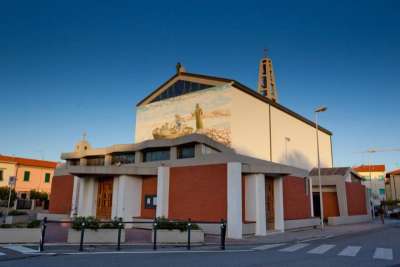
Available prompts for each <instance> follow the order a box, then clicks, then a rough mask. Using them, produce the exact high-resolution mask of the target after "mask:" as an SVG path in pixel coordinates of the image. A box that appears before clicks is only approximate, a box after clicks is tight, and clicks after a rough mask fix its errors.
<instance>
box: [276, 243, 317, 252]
mask: <svg viewBox="0 0 400 267" xmlns="http://www.w3.org/2000/svg"><path fill="white" fill-rule="evenodd" d="M309 245H310V244H306V243H300V244H296V245H293V246H290V247H287V248H283V249H280V250H279V251H282V252H294V251H296V250H299V249H302V248H305V247H307V246H309Z"/></svg>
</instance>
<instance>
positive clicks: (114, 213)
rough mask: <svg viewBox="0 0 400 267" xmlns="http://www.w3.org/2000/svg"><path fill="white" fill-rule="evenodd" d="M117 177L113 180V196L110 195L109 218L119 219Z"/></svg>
mask: <svg viewBox="0 0 400 267" xmlns="http://www.w3.org/2000/svg"><path fill="white" fill-rule="evenodd" d="M119 189H120V188H119V177H118V176H116V177H114V179H113V194H112V204H111V218H115V217H121V216H120V215H119V213H118V205H119V198H118V196H119V194H120V191H119Z"/></svg>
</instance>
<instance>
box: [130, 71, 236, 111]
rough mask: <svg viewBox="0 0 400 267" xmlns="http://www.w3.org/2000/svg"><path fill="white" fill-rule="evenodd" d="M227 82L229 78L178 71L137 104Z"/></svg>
mask: <svg viewBox="0 0 400 267" xmlns="http://www.w3.org/2000/svg"><path fill="white" fill-rule="evenodd" d="M228 82H231V80H228V79H221V78H217V77H212V76H204V75H197V74H192V73H179V74H176V75H174V76H172V77H171V78H170V79H169V80H167V81H166V82H165V83H164V84H162V85H161V86H160V87H158V88H157V89H156V90H154V91H153V92H152V93H151V94H150V95H148V96H147V97H146V98H144V99H143V100H142V101H140V102H139V103H138V104H137V106H141V105H146V104H149V103H153V102H156V101H161V100H164V99H168V98H171V97H176V96H179V95H183V94H187V93H192V92H196V91H199V90H204V89H207V88H210V87H214V86H218V85H222V84H226V83H228Z"/></svg>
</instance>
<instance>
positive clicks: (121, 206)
mask: <svg viewBox="0 0 400 267" xmlns="http://www.w3.org/2000/svg"><path fill="white" fill-rule="evenodd" d="M115 180H116V181H118V182H117V183H118V186H117V187H118V189H117V192H118V193H117V196H116V199H117V200H116V205H115V206H116V207H115V210H116V215H115V216H116V217H121V218H122V219H123V220H124V221H131V220H132V218H133V217H138V216H140V210H141V198H142V179H141V178H140V177H134V176H128V175H121V176H119V177H116V178H115ZM113 199H114V196H113ZM113 207H114V203H113Z"/></svg>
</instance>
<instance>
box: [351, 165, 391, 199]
mask: <svg viewBox="0 0 400 267" xmlns="http://www.w3.org/2000/svg"><path fill="white" fill-rule="evenodd" d="M353 170H354V171H356V172H357V173H358V174H359V175H360V176H362V177H363V178H364V181H363V184H364V185H365V186H366V187H367V188H368V192H369V193H370V194H371V201H372V203H373V205H374V206H379V205H380V204H381V201H382V200H385V175H386V174H385V170H386V169H385V165H383V164H380V165H360V166H357V167H353Z"/></svg>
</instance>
